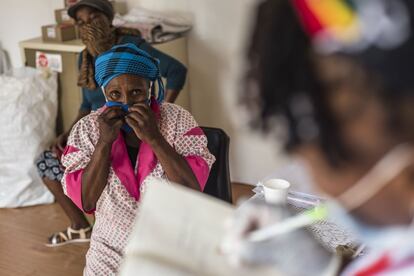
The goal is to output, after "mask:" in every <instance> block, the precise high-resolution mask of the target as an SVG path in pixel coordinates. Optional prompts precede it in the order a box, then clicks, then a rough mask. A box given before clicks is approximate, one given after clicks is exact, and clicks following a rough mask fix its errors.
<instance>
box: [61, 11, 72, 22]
mask: <svg viewBox="0 0 414 276" xmlns="http://www.w3.org/2000/svg"><path fill="white" fill-rule="evenodd" d="M60 16H61V17H62V21H70V19H71V18H70V16H69V14H68V11H67V10H63V11H61V12H60Z"/></svg>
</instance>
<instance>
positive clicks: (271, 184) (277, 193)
mask: <svg viewBox="0 0 414 276" xmlns="http://www.w3.org/2000/svg"><path fill="white" fill-rule="evenodd" d="M262 186H263V191H264V197H265V200H266V202H267V203H272V204H285V203H286V200H287V195H288V191H289V188H290V183H289V182H287V181H286V180H283V179H269V180H266V181H265V182H263V183H262Z"/></svg>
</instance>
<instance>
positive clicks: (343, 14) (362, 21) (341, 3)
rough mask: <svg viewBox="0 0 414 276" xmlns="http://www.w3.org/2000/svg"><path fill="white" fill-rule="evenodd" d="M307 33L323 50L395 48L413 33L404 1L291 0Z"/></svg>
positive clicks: (349, 50)
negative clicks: (372, 47) (373, 47)
mask: <svg viewBox="0 0 414 276" xmlns="http://www.w3.org/2000/svg"><path fill="white" fill-rule="evenodd" d="M291 1H292V3H293V6H294V8H295V10H296V13H297V14H298V16H299V19H300V21H301V23H302V25H303V28H304V30H305V32H306V33H307V34H308V35H309V36H310V37H311V38H312V41H313V42H314V44H315V46H316V49H317V50H320V51H321V52H325V53H326V52H328V53H332V52H347V53H349V52H351V53H352V52H359V51H362V50H365V49H367V48H369V47H371V46H375V47H378V48H382V49H391V48H395V47H397V46H399V45H401V44H402V43H403V42H405V41H406V40H407V38H408V37H409V35H410V18H409V14H408V11H407V8H406V6H405V5H404V3H403V2H402V1H400V0H291Z"/></svg>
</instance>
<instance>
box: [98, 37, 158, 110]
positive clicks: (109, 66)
mask: <svg viewBox="0 0 414 276" xmlns="http://www.w3.org/2000/svg"><path fill="white" fill-rule="evenodd" d="M123 74H132V75H137V76H140V77H143V78H145V79H148V80H150V81H153V82H155V81H157V82H158V96H157V97H156V99H157V102H158V103H161V102H162V101H163V99H164V84H163V82H162V78H161V74H160V69H159V61H158V60H157V59H155V58H153V57H152V56H150V55H149V54H148V53H147V52H145V51H143V50H141V49H139V48H138V47H137V46H136V45H134V44H132V43H127V44H122V45H117V46H114V47H112V48H111V49H110V50H109V51H106V52H104V53H102V54H101V55H99V56H98V57H97V59H96V61H95V80H96V82H97V84H98V85H99V86H100V87H105V86H106V85H107V84H108V83H109V82H110V81H111V80H112V79H114V78H116V77H117V76H119V75H123ZM151 96H154V97H155V85H152V86H151Z"/></svg>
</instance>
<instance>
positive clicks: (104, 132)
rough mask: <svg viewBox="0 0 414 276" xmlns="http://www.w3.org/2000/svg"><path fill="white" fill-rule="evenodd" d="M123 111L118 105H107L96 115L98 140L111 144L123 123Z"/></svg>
mask: <svg viewBox="0 0 414 276" xmlns="http://www.w3.org/2000/svg"><path fill="white" fill-rule="evenodd" d="M125 114H126V113H125V111H123V110H122V109H121V108H120V107H119V106H114V107H109V108H107V109H106V110H105V111H104V112H102V113H101V115H99V117H98V123H99V131H100V137H99V138H100V140H101V141H102V142H104V143H106V144H112V143H113V142H114V141H115V139H116V138H117V137H118V134H119V131H120V129H121V127H122V125H123V123H124V117H125Z"/></svg>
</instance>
